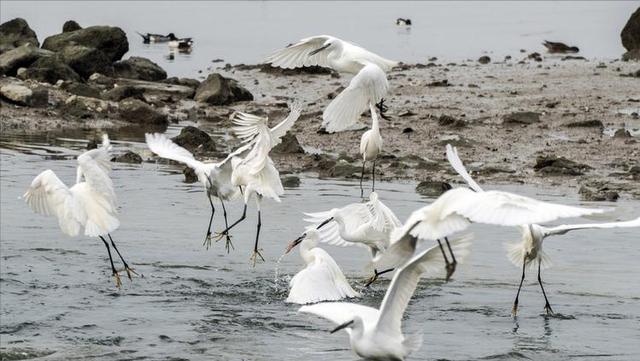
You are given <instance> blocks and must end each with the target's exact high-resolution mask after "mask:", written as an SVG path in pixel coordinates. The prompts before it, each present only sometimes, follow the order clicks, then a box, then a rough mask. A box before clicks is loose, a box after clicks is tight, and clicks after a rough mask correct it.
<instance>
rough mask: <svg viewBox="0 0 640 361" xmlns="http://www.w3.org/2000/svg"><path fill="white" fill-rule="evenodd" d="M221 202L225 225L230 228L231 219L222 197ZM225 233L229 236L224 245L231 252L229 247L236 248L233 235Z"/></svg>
mask: <svg viewBox="0 0 640 361" xmlns="http://www.w3.org/2000/svg"><path fill="white" fill-rule="evenodd" d="M220 204H222V213H223V214H224V226H225V228H227V229H228V228H229V221H228V220H227V208H226V207H225V206H224V201H223V200H222V198H220ZM224 235H225V236H226V237H227V239H226V241H225V245H224V247H225V248H226V249H227V253H229V248H233V249H235V247H233V243H231V236H230V235H229V232H227V233H225V234H224Z"/></svg>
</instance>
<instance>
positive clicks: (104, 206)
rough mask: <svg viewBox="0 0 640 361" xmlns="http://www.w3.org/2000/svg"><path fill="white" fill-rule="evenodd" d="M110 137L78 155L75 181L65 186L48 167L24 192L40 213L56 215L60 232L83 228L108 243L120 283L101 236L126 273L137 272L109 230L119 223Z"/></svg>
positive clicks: (112, 229) (89, 234)
mask: <svg viewBox="0 0 640 361" xmlns="http://www.w3.org/2000/svg"><path fill="white" fill-rule="evenodd" d="M110 150H111V143H110V142H109V137H108V136H107V135H106V134H105V135H103V136H102V146H101V147H99V148H97V149H92V150H89V151H87V152H84V153H82V154H81V155H79V156H78V169H77V171H76V184H75V185H73V187H71V188H68V187H67V186H66V185H65V184H64V183H63V182H62V181H61V180H60V178H58V176H56V174H55V173H54V172H53V171H52V170H50V169H47V170H45V171H44V172H42V173H40V174H39V175H38V176H37V177H36V178H35V179H34V180H33V181H32V182H31V186H30V187H29V189H28V190H27V192H26V193H25V194H24V199H25V201H26V202H27V204H28V205H29V207H31V209H32V210H33V211H34V212H36V213H40V214H44V215H47V216H55V217H56V218H58V225H59V226H60V229H61V230H62V232H63V233H64V234H66V235H68V236H72V237H73V236H77V235H78V234H80V231H81V230H82V228H84V235H85V236H88V237H99V238H100V239H101V240H102V242H103V243H104V245H105V247H107V253H108V254H109V262H111V272H112V275H113V277H114V278H115V282H116V286H117V287H120V286H121V285H122V282H121V281H120V274H119V273H118V271H117V270H116V267H115V265H114V264H113V258H112V257H111V249H110V247H109V243H107V240H106V239H105V238H104V236H108V237H109V241H110V242H111V247H113V249H114V250H115V251H116V253H118V256H119V257H120V260H121V261H122V264H123V265H124V270H125V271H126V272H127V277H129V279H130V280H131V279H132V277H131V273H134V274H137V273H136V272H135V271H134V270H133V269H132V268H130V267H129V265H128V264H127V262H126V261H125V260H124V258H123V257H122V255H121V254H120V251H118V248H117V247H116V244H115V242H114V241H113V238H111V232H113V231H115V230H116V229H117V228H118V227H119V226H120V221H119V220H118V218H117V211H116V194H115V191H114V190H113V182H112V181H111V178H109V172H110V171H111V164H110V163H109V158H110V155H109V152H110Z"/></svg>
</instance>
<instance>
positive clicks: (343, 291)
mask: <svg viewBox="0 0 640 361" xmlns="http://www.w3.org/2000/svg"><path fill="white" fill-rule="evenodd" d="M319 239H320V233H319V232H318V230H316V229H313V228H311V229H309V230H307V231H306V232H305V233H304V234H303V235H302V236H300V237H299V238H298V239H296V240H294V241H292V242H291V243H290V244H289V246H288V247H287V250H286V252H285V254H286V253H289V252H291V250H292V249H293V248H294V247H296V246H297V245H300V256H302V259H303V260H304V262H305V263H306V267H305V268H304V269H303V270H301V271H300V272H298V273H297V274H296V275H295V276H293V278H292V279H291V281H290V282H289V286H290V290H289V297H287V299H286V302H291V303H299V304H307V303H316V302H322V301H337V300H341V299H343V298H347V297H348V298H352V297H358V296H360V295H359V294H358V292H356V291H354V290H353V288H351V286H350V285H349V282H348V281H347V279H346V278H345V276H344V274H343V273H342V270H341V269H340V267H339V266H338V264H337V263H336V261H334V260H333V258H332V257H331V256H330V255H329V254H328V253H327V252H326V251H325V250H323V249H322V248H319V247H317V246H318V240H319Z"/></svg>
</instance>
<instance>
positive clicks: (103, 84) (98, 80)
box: [87, 73, 116, 89]
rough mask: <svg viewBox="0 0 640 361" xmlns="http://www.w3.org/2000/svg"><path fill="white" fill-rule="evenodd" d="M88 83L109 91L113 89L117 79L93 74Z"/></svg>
mask: <svg viewBox="0 0 640 361" xmlns="http://www.w3.org/2000/svg"><path fill="white" fill-rule="evenodd" d="M87 81H88V83H90V84H93V85H96V86H98V87H100V88H103V89H107V88H108V89H111V88H113V86H114V84H115V83H116V81H115V79H113V78H112V77H109V76H106V75H104V74H100V73H93V74H91V76H90V77H89V79H87Z"/></svg>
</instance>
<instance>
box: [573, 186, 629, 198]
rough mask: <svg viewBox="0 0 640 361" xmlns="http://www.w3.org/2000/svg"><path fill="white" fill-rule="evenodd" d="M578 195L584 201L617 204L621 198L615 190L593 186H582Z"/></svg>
mask: <svg viewBox="0 0 640 361" xmlns="http://www.w3.org/2000/svg"><path fill="white" fill-rule="evenodd" d="M578 194H580V198H581V199H582V200H584V201H591V202H605V201H607V202H615V201H616V200H618V198H619V197H620V195H619V194H618V192H616V191H615V190H612V189H609V188H608V187H606V186H598V185H592V184H583V185H581V186H580V189H579V190H578Z"/></svg>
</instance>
